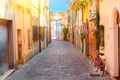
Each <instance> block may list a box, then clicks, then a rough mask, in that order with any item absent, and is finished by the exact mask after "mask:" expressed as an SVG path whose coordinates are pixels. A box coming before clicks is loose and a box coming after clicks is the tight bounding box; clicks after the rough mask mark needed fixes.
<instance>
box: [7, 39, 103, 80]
mask: <svg viewBox="0 0 120 80" xmlns="http://www.w3.org/2000/svg"><path fill="white" fill-rule="evenodd" d="M91 72H93V69H92V67H91V65H90V62H89V60H87V59H86V58H85V57H84V56H83V55H82V54H81V53H79V51H78V50H77V49H76V48H74V47H73V46H72V45H71V44H70V43H69V42H64V41H56V40H54V41H52V43H51V44H50V45H49V46H48V48H47V49H45V50H44V51H43V52H41V53H39V54H38V55H36V56H35V57H34V58H32V59H31V60H30V61H29V62H28V63H26V64H24V65H23V66H22V67H21V68H20V69H18V70H16V71H15V72H14V73H13V74H12V75H11V76H10V77H9V78H8V80H103V79H102V78H101V77H98V76H97V77H91V76H90V73H91Z"/></svg>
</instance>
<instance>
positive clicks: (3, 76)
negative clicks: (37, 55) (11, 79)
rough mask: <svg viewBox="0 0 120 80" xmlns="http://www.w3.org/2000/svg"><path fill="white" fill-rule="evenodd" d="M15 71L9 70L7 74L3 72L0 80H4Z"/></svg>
mask: <svg viewBox="0 0 120 80" xmlns="http://www.w3.org/2000/svg"><path fill="white" fill-rule="evenodd" d="M13 71H15V69H10V70H8V71H7V72H5V73H4V74H3V75H2V76H0V80H5V79H6V78H7V77H8V76H9V75H10V74H11V73H13Z"/></svg>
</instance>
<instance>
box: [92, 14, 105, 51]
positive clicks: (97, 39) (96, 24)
mask: <svg viewBox="0 0 120 80" xmlns="http://www.w3.org/2000/svg"><path fill="white" fill-rule="evenodd" d="M99 20H100V16H99V14H97V15H96V19H95V20H94V24H95V26H96V27H97V28H96V30H93V32H94V36H95V37H96V49H97V50H99V47H100V31H102V30H103V29H104V26H103V25H100V24H99Z"/></svg>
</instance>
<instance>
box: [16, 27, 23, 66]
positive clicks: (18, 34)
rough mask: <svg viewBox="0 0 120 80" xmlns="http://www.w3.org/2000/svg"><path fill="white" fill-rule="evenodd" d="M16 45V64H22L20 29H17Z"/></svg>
mask: <svg viewBox="0 0 120 80" xmlns="http://www.w3.org/2000/svg"><path fill="white" fill-rule="evenodd" d="M17 42H18V43H17V46H18V64H22V33H21V29H18V30H17Z"/></svg>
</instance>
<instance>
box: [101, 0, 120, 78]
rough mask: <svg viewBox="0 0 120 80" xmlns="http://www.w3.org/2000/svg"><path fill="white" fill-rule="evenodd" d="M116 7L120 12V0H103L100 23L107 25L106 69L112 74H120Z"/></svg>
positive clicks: (105, 36)
mask: <svg viewBox="0 0 120 80" xmlns="http://www.w3.org/2000/svg"><path fill="white" fill-rule="evenodd" d="M115 9H116V10H118V12H119V14H120V1H119V0H109V2H108V0H101V1H100V7H99V13H100V24H102V25H104V26H105V35H104V38H105V47H104V50H103V52H104V53H105V57H106V69H107V71H108V72H109V73H110V75H111V76H118V74H119V72H118V71H119V68H118V29H117V28H115V26H114V25H115V24H114V17H115V16H114V15H115Z"/></svg>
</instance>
